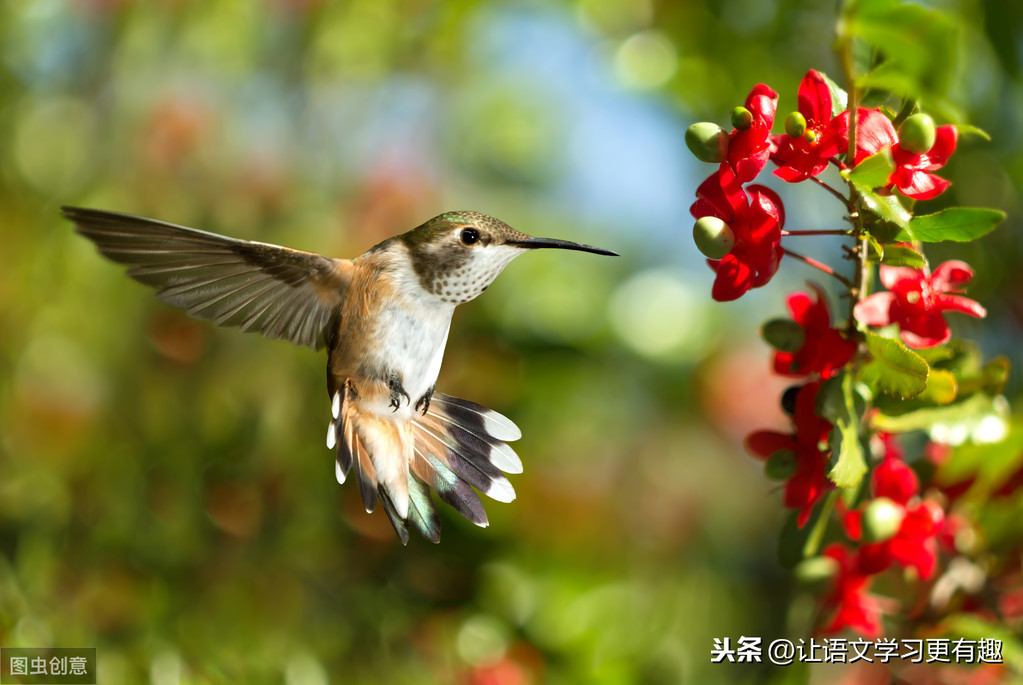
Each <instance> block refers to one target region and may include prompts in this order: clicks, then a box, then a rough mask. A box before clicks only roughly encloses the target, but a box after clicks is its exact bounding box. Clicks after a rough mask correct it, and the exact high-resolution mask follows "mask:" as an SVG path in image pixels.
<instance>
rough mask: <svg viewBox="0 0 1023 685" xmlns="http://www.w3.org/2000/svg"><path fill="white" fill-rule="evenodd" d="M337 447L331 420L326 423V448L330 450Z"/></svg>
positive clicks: (335, 434)
mask: <svg viewBox="0 0 1023 685" xmlns="http://www.w3.org/2000/svg"><path fill="white" fill-rule="evenodd" d="M335 447H337V432H336V431H335V429H334V422H333V421H331V422H330V423H328V424H327V449H328V450H332V449H334V448H335Z"/></svg>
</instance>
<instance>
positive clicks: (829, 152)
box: [690, 70, 957, 301]
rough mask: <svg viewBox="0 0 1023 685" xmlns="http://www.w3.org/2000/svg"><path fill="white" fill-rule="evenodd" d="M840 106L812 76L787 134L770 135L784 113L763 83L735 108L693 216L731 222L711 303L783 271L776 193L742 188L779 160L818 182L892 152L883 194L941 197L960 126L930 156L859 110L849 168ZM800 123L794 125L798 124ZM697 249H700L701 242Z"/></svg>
mask: <svg viewBox="0 0 1023 685" xmlns="http://www.w3.org/2000/svg"><path fill="white" fill-rule="evenodd" d="M836 104H839V105H840V106H842V107H844V103H836V102H835V98H834V97H833V96H832V89H831V86H830V85H829V83H828V81H827V79H825V78H824V76H823V75H822V74H821V73H819V72H817V71H814V70H811V71H809V72H808V73H807V74H806V76H805V77H804V78H803V81H802V83H801V84H800V86H799V108H798V110H797V111H795V112H793V113H792V114H790V115H789V117H788V118H787V119H786V122H785V123H786V132H785V133H782V134H778V135H772V134H771V127H772V126H773V124H774V119H775V114H776V112H777V107H778V94H777V93H776V92H775V91H774V90H772V89H771V88H770V87H768V86H766V85H765V84H763V83H760V84H757V85H756V86H755V87H754V88H753V90H752V91H751V92H750V94H749V97H747V98H746V103H745V106H744V107H742V108H737V109H739V110H741V111H742V116H734V113H733V123H734V124H735V125H736V126H735V128H733V129H732V131H731V132H730V133H729V134H728V135H727V142H725V141H724V136H719V137H718V138H716V139H715V141H714V142H715V144H717V143H718V142H721V143H723V149H722V150H720V154H718V155H717V156H716V157H714V156H712V157H710V158H711V159H717V158H718V157H720V165H719V167H718V170H717V171H716V172H714V173H713V174H711V176H710V177H709V178H707V180H705V181H704V182H703V183H702V184H700V187H699V189H697V191H696V197H697V200H696V202H694V203H693V205H692V207H691V208H690V212H691V213H692V215H693V217H695V218H696V219H701V218H703V217H707V216H713V217H716V218H718V219H721V220H722V221H724V222H725V224H726V225H727V226H728V228H729V229H731V231H732V234H733V235H734V246H733V247H732V249H731V251H730V252H729V253H728V254H727V255H725V256H724V257H722V258H719V259H709V260H708V264H709V265H710V267H711V268H712V269H713V270H714V272H715V273H716V278H715V280H714V288H713V290H712V293H711V295H712V297H713V298H714V299H715V300H718V301H729V300H735V299H738V298H739V297H741V296H742V295H743V294H745V293H746V292H747V291H749V290H750V289H751V288H758V287H760V286H762V285H765V284H766V283H767V282H768V281H769V280H771V277H772V276H774V274H775V273H776V272H777V271H778V264H779V262H780V260H781V257H782V254H784V252H785V251H784V249H783V248H782V246H781V238H782V234H783V233H782V229H783V227H784V224H785V208H784V207H783V205H782V203H781V200H780V198H779V197H778V196H777V194H776V193H774V192H773V191H771V190H770V189H768V188H766V187H764V186H761V185H751V186H748V187H746V188H743V184H746V183H749V182H750V181H752V180H753V179H755V178H756V177H757V175H759V173H760V172H761V171H762V170H763V169H764V167H765V166H766V165H767V162H768V160H770V161H771V162H773V163H774V164H775V165H776V166H777V169H775V170H774V174H775V176H777V177H778V178H781V179H783V180H785V181H788V182H790V183H798V182H800V181H806V180H815V179H817V177H818V176H819V175H820V174H821V173H823V172H824V170H825V169H827V168H828V166H829V165H833V166H835V167H836V168H838V169H847V168H851V167H853V166H855V165H856V164H859V163H860V162H861V161H863V160H864V159H866V158H867V157H870V156H871V155H875V154H877V153H879V152H882V151H885V150H888V151H890V153H891V155H892V159H893V160H894V162H895V169H894V171H893V172H892V174H891V175H890V177H889V179H888V184H887V186H886V187H885V188H884V189H883V192H887V193H891V192H892V191H893V189H897V190H898V191H899V192H901V193H902V194H903V195H905V196H907V197H910V198H913V199H917V200H926V199H930V198H933V197H935V196H937V195H938V194H940V193H941V192H942V191H943V190H944V189H945V188H946V187H948V185H949V182H948V181H946V180H944V179H941V178H939V177H937V176H935V175H934V173H933V172H934V171H936V170H937V169H940V168H941V167H942V166H944V164H945V162H946V161H947V160H948V158H949V156H950V155H951V154H952V152H954V151H955V147H956V139H957V136H956V129H955V127H954V126H950V125H949V126H939V127H937V129H936V135H935V141H934V143H933V145H932V146H931V147H929V148H928V149H927V150H926V151H924V152H914V151H912V149H915V146H910V148H911V149H906V148H905V147H903V143H902V142H901V141H900V140H899V135H898V133H897V132H896V130H895V126H894V125H893V124H892V120H891V119H889V118H888V116H887V115H886V114H885V113H884V112H882V111H881V110H880V109H867V108H862V107H861V108H858V109H857V117H856V154H855V156H854V159H853V160H852V162H851V163H849V161H848V160H845V159H843V155H844V153H846V151H847V149H848V147H849V119H850V116H849V110H848V109H844V110H843V111H840V112H838V113H837V114H836V112H835V110H836ZM793 122H794V123H793ZM698 244H699V243H698Z"/></svg>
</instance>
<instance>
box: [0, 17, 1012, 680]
mask: <svg viewBox="0 0 1023 685" xmlns="http://www.w3.org/2000/svg"><path fill="white" fill-rule="evenodd" d="M935 4H936V5H938V6H940V7H943V8H946V9H948V10H949V11H950V12H952V13H954V14H955V15H956V16H957V17H958V19H957V21H960V23H961V26H962V52H961V54H960V59H959V77H958V78H957V79H956V85H955V87H954V90H953V92H952V93H951V99H952V101H953V102H955V103H957V104H958V105H959V106H961V107H962V108H963V110H964V114H965V117H966V119H967V120H968V121H969V122H970V123H973V124H975V125H977V126H980V127H981V128H983V129H985V130H987V131H989V132H990V133H991V134H992V136H993V138H994V140H993V142H991V143H986V142H984V141H982V140H981V139H980V138H977V137H971V138H964V139H963V141H962V142H961V145H960V149H959V151H958V152H957V153H956V155H955V157H954V158H953V161H952V163H951V164H949V166H948V167H947V170H946V175H947V176H948V177H949V178H951V179H952V180H953V181H954V183H955V185H954V186H953V187H952V190H950V191H949V193H947V194H946V195H945V196H943V197H942V198H941V199H940V200H939V201H936V202H934V203H932V205H933V206H934V207H938V206H941V205H943V204H953V203H954V204H964V205H971V206H994V207H999V208H1001V209H1004V210H1006V211H1008V212H1009V213H1010V219H1009V220H1008V222H1006V224H1004V225H1003V226H1002V227H1000V228H999V229H998V230H997V231H996V232H995V233H993V234H992V235H990V236H989V237H987V238H986V239H984V240H983V241H980V242H979V243H977V244H971V245H968V246H962V245H954V246H951V247H948V246H945V245H941V246H936V247H935V248H934V249H933V250H932V251H931V252H930V254H931V256H932V263H937V262H938V261H941V260H942V259H946V258H949V257H951V256H956V257H959V258H963V259H966V260H967V261H969V262H970V263H971V264H973V265H974V267H975V268H976V270H977V273H978V277H977V279H976V281H975V284H974V287H973V288H972V290H971V295H972V296H973V297H975V298H976V299H978V300H979V301H981V302H982V303H983V304H984V305H985V306H986V307H988V309H989V311H990V318H989V319H988V320H987V321H985V322H982V323H979V324H978V323H976V322H974V321H972V320H970V321H965V320H963V319H957V320H955V321H954V322H953V325H954V326H956V327H957V328H956V330H957V331H958V332H961V333H962V334H963V335H965V336H967V337H972V338H975V339H978V340H979V341H980V342H981V345H982V347H983V348H984V350H985V352H986V353H987V354H988V355H995V354H1007V355H1009V356H1010V357H1012V358H1013V359H1014V361H1015V362H1016V368H1017V369H1018V368H1020V366H1021V363H1023V346H1021V345H1020V340H1021V339H1023V335H1021V328H1023V264H1021V262H1023V247H1021V235H1023V234H1021V231H1020V225H1019V222H1020V219H1019V217H1020V214H1019V202H1020V198H1019V189H1020V187H1021V185H1020V184H1021V180H1023V154H1021V152H1023V126H1021V124H1023V117H1021V116H1020V112H1021V111H1023V87H1021V77H1023V73H1021V69H1020V56H1021V50H1023V44H1021V42H1020V37H1021V33H1023V27H1021V23H1023V22H1021V16H1023V7H1021V6H1020V4H1019V3H1018V2H1015V0H1004V1H1003V2H980V1H970V0H962V1H959V2H957V1H955V0H949V1H948V2H937V3H935ZM833 22H834V7H833V6H832V3H819V2H815V1H813V0H803V1H796V0H770V1H765V0H727V1H725V2H719V1H717V0H702V1H700V0H698V1H693V2H689V1H687V2H658V1H654V0H575V1H571V0H562V1H560V2H504V1H496V2H471V1H467V0H458V1H454V2H443V3H440V2H421V1H414V0H408V1H397V0H353V1H350V2H336V3H334V2H317V1H315V0H275V1H270V0H267V1H260V2H257V1H255V0H253V1H252V2H244V1H241V0H239V1H236V2H232V1H228V0H195V1H189V0H164V1H162V2H136V1H132V0H78V1H77V2H71V1H68V0H40V1H37V2H32V1H27V0H10V1H9V2H5V3H3V4H2V5H0V179H2V181H0V236H2V242H0V254H2V255H3V264H4V266H3V268H2V269H0V331H2V334H0V645H3V646H6V647H14V646H95V647H97V648H98V654H99V663H100V682H101V683H105V684H106V683H145V682H150V683H153V684H154V685H168V684H172V683H178V682H182V683H285V684H286V685H299V684H301V685H322V684H324V683H449V682H464V683H479V684H484V683H486V684H490V683H493V684H499V683H500V684H513V685H514V684H519V683H522V684H524V683H547V682H549V683H582V682H600V683H640V682H642V683H676V682H693V683H717V682H722V683H728V682H732V683H752V682H761V681H763V680H765V679H767V678H771V679H773V680H774V681H775V682H783V681H785V679H786V678H798V677H800V675H801V674H800V669H798V668H795V667H792V668H789V669H774V670H772V669H771V668H769V667H766V666H764V665H756V664H724V665H720V664H719V665H712V664H710V648H711V646H712V640H713V638H714V637H724V636H730V637H731V638H732V639H733V640H735V639H736V638H737V637H738V636H739V635H757V636H762V637H764V638H765V640H768V641H769V640H771V639H774V638H777V637H795V638H798V637H803V636H805V635H806V633H807V631H808V630H809V629H810V628H811V627H812V622H813V614H812V602H811V600H810V599H809V598H807V597H805V596H802V595H800V594H798V593H796V592H795V590H794V588H793V587H792V585H791V583H790V580H789V576H788V573H787V572H785V571H783V570H782V569H781V568H780V567H779V566H778V563H777V561H776V552H775V548H776V540H777V534H778V530H779V528H780V526H781V524H782V521H783V520H784V512H783V511H782V509H781V507H780V494H779V493H778V492H776V490H775V489H774V488H773V487H772V485H771V484H770V483H769V482H768V481H766V480H765V479H764V478H763V476H762V474H761V473H760V469H759V466H758V462H755V461H754V460H752V459H750V458H749V457H748V456H746V455H745V454H744V453H743V450H742V447H741V441H742V438H743V436H744V435H745V433H746V432H748V431H749V430H752V429H754V428H759V427H778V428H782V427H784V426H785V425H786V424H785V421H784V419H783V417H782V415H781V414H780V412H779V410H778V409H777V408H776V407H775V406H774V402H773V400H770V399H769V398H771V397H774V396H776V395H775V393H776V392H778V391H780V390H781V389H782V388H784V386H785V383H784V382H783V381H781V380H778V379H775V378H771V377H770V376H769V374H768V367H769V354H768V350H767V348H766V346H764V345H763V344H762V343H760V342H759V341H758V340H757V337H756V330H755V327H756V324H757V323H758V322H759V321H760V320H761V319H763V318H764V317H765V316H767V315H770V314H780V313H782V312H783V311H784V296H785V294H786V293H787V292H788V291H789V290H791V289H793V288H797V287H799V286H800V285H801V284H802V283H803V281H804V280H805V279H807V278H815V279H817V280H821V279H820V277H819V276H817V275H815V274H814V273H813V272H811V271H809V270H808V269H807V268H806V267H804V266H802V265H800V264H795V263H786V265H785V267H784V268H783V269H782V272H781V273H780V274H779V276H778V278H777V279H776V280H775V281H774V282H773V283H771V284H770V285H769V286H768V287H767V288H764V289H762V290H759V291H754V292H752V293H750V294H749V295H748V296H747V297H744V298H743V300H741V301H740V302H737V303H728V304H715V303H713V302H711V300H710V285H711V282H712V274H711V272H710V271H709V269H707V268H706V266H705V265H704V264H703V263H702V259H700V258H699V257H698V254H697V252H696V250H695V249H694V248H693V246H692V243H691V239H690V237H689V236H690V227H691V219H690V217H689V215H688V206H689V204H690V203H691V202H692V199H693V193H694V190H695V188H696V185H697V184H698V183H699V181H700V180H702V178H703V177H705V176H706V175H707V174H708V173H710V169H709V168H708V167H706V166H701V165H699V163H697V162H695V161H694V160H691V158H690V157H689V155H688V153H687V151H686V150H685V148H684V144H683V142H682V137H683V132H684V130H685V128H686V127H687V126H688V125H689V124H690V123H692V122H693V121H697V120H701V119H708V120H712V121H717V122H718V123H721V124H725V123H726V117H727V113H728V111H729V110H730V109H731V107H732V106H734V105H735V104H739V103H741V102H742V100H743V99H744V98H745V96H746V94H747V93H748V92H749V89H750V88H751V87H752V86H753V85H754V84H755V83H757V82H766V83H768V84H770V85H772V86H773V87H774V88H776V89H777V90H778V91H779V92H780V93H781V96H782V103H781V105H780V109H779V115H780V116H784V113H786V112H788V111H790V110H792V109H794V108H795V91H796V88H797V86H798V83H799V79H800V78H801V77H802V75H803V74H804V73H805V71H806V70H807V69H809V68H818V69H821V70H823V71H826V72H830V73H832V74H834V75H835V76H838V69H837V67H836V63H835V60H834V57H833V55H832V53H831V52H830V49H831V41H832V36H833ZM771 184H772V185H774V186H775V187H780V186H779V184H774V183H771ZM807 185H808V184H807ZM781 192H782V194H783V199H784V200H785V201H786V203H787V204H786V208H787V210H788V217H789V218H788V227H789V228H804V229H807V228H822V227H825V228H826V227H834V226H835V225H837V223H838V221H839V215H838V213H837V212H836V211H835V209H836V207H835V206H834V205H833V200H832V199H831V198H829V197H828V196H826V194H824V193H820V192H819V191H816V190H815V189H812V188H802V187H799V188H782V189H781ZM61 204H80V205H85V206H94V207H101V208H107V209H116V210H120V211H126V212H131V213H136V214H142V215H147V216H153V217H158V218H161V219H165V220H168V221H173V222H176V223H181V224H185V225H191V226H196V227H200V228H204V229H207V230H211V231H216V232H220V233H225V234H229V235H233V236H237V237H242V238H247V239H254V240H261V241H264V242H272V243H279V244H286V245H289V246H292V247H296V248H300V249H306V250H312V251H317V252H323V253H326V254H329V255H334V256H355V255H357V254H359V253H361V252H362V251H364V250H365V249H366V248H368V247H369V246H371V245H373V244H374V243H376V242H378V241H379V240H382V239H384V238H386V237H388V236H390V235H393V234H395V233H398V232H402V231H405V230H408V229H410V228H412V227H413V226H415V225H417V224H419V223H421V222H422V221H424V220H425V219H427V218H429V217H431V216H433V215H435V214H438V213H440V212H442V211H447V210H452V209H474V210H478V211H482V212H486V213H489V214H493V215H495V216H497V217H499V218H501V219H503V220H504V221H506V222H508V223H509V224H511V225H512V226H515V227H517V228H519V229H521V230H524V231H526V232H528V233H532V234H534V235H544V236H551V237H561V238H568V239H575V240H580V241H583V242H587V243H592V244H596V245H601V246H603V247H608V248H611V249H615V250H617V251H619V252H621V253H622V254H623V257H621V258H619V259H616V260H610V259H603V258H596V257H592V256H587V255H582V254H575V253H557V254H546V253H545V254H535V255H530V256H527V257H525V258H523V259H521V260H518V261H516V262H515V263H514V264H512V265H511V266H510V267H509V268H508V269H507V271H506V272H505V273H504V275H502V276H501V277H500V278H499V279H498V280H497V282H496V283H495V284H494V285H493V286H492V287H491V288H490V289H489V290H488V291H487V293H486V294H485V295H484V296H483V297H481V298H480V299H479V300H478V301H476V302H473V303H470V304H469V305H467V306H465V307H462V308H460V309H459V311H458V313H457V314H456V316H455V321H454V324H453V328H452V332H451V337H450V340H449V343H448V351H447V356H446V359H445V365H444V369H443V370H442V372H441V377H440V381H439V383H438V389H439V390H441V391H443V392H446V393H449V394H454V395H457V396H461V397H466V398H471V399H473V400H475V401H478V402H481V403H482V404H485V405H487V406H490V407H493V408H494V409H496V410H498V411H500V412H502V413H504V414H506V415H508V416H509V417H511V418H512V419H513V420H515V421H516V422H517V423H518V424H519V425H520V427H521V428H522V431H523V435H524V437H523V439H522V440H521V441H520V442H519V443H517V444H516V445H515V447H516V449H517V450H518V452H519V453H520V455H521V456H522V458H523V461H524V462H525V465H526V470H525V473H524V474H522V475H521V476H514V477H513V478H512V481H513V483H514V485H515V487H516V490H517V492H518V499H517V500H516V501H515V502H514V503H513V504H510V505H503V504H500V503H496V502H489V503H488V506H487V509H488V513H489V515H490V520H491V526H490V528H488V529H486V530H480V529H477V528H475V527H474V526H472V525H471V524H468V523H466V522H465V521H463V520H461V519H459V518H457V517H455V516H453V515H451V513H450V509H448V508H444V510H443V516H444V534H443V540H442V542H441V544H440V545H439V546H433V545H431V544H429V543H427V542H425V541H423V540H422V539H419V538H413V540H412V541H411V542H410V544H409V546H408V547H407V548H402V547H401V546H400V544H398V542H397V540H396V538H395V536H394V534H393V532H392V531H391V529H390V526H389V525H388V523H387V521H386V519H385V517H384V516H383V514H381V513H380V512H377V513H376V514H374V515H372V516H367V515H366V514H365V513H364V512H363V511H362V507H361V501H360V499H359V497H358V494H357V492H356V488H355V487H354V486H352V485H351V484H348V485H345V486H343V487H341V486H338V485H337V483H336V482H335V481H334V477H333V473H334V468H333V464H332V461H333V459H332V455H331V453H330V452H329V451H328V450H326V448H325V447H324V445H323V434H324V429H325V425H326V421H327V412H328V411H329V402H328V398H327V395H326V392H325V388H324V373H323V364H324V358H323V356H322V355H317V354H314V353H312V352H311V351H309V350H304V349H295V348H292V347H290V346H289V345H287V344H285V343H281V342H278V341H266V340H262V339H260V338H259V337H257V336H251V335H248V336H246V335H241V334H239V333H237V331H233V330H219V329H215V328H213V327H212V326H210V325H208V324H206V323H197V322H193V321H191V320H189V319H188V318H187V317H185V316H184V315H183V314H181V313H179V312H178V311H176V310H172V309H170V308H168V307H166V306H164V305H162V304H160V303H159V302H158V301H156V299H155V298H154V297H153V295H152V293H151V292H149V291H148V290H147V289H145V288H144V287H142V286H140V285H138V284H136V283H134V282H132V281H130V280H129V279H128V278H126V277H125V276H124V274H123V273H122V269H121V268H119V267H117V266H114V265H112V264H110V263H109V262H106V261H104V260H103V259H101V258H100V257H99V256H98V255H97V254H96V252H95V250H94V248H93V246H92V245H91V244H89V243H88V242H87V241H85V240H83V239H82V238H80V237H78V236H76V235H75V234H74V233H73V231H72V229H71V226H70V225H68V224H67V223H66V222H64V221H62V220H61V219H60V218H59V214H58V207H59V205H61ZM809 240H813V242H811V243H809V245H803V244H801V245H799V249H800V251H803V252H809V253H813V254H817V255H818V256H820V255H824V256H825V257H824V258H825V259H830V260H831V261H832V263H837V256H838V254H839V253H838V246H837V244H836V243H835V242H834V241H831V242H829V240H828V239H826V238H825V239H820V240H817V239H809ZM1021 389H1023V384H1021V382H1020V378H1019V374H1018V373H1016V374H1015V375H1014V377H1013V380H1012V382H1011V385H1010V387H1009V396H1010V398H1016V400H1017V404H1019V403H1020V402H1019V399H1020V398H1019V396H1020V394H1021ZM765 393H766V394H765ZM814 677H815V678H816V679H817V681H819V682H834V681H835V678H836V677H837V675H836V674H835V673H834V672H827V671H825V672H823V673H815V676H814ZM848 677H849V678H853V676H848ZM846 682H859V681H857V680H855V679H852V680H847V681H846Z"/></svg>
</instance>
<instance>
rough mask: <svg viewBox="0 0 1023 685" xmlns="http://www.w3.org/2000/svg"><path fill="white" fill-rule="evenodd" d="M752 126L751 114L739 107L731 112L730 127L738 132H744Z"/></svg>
mask: <svg viewBox="0 0 1023 685" xmlns="http://www.w3.org/2000/svg"><path fill="white" fill-rule="evenodd" d="M752 125H753V113H752V112H750V111H749V110H748V109H746V108H745V107H743V106H742V105H739V106H738V107H736V108H735V109H733V110H732V126H734V127H735V128H736V130H739V131H745V130H746V129H748V128H749V127H750V126H752Z"/></svg>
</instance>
